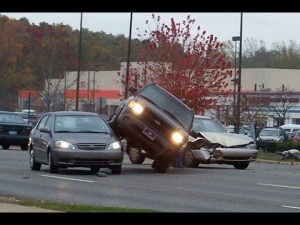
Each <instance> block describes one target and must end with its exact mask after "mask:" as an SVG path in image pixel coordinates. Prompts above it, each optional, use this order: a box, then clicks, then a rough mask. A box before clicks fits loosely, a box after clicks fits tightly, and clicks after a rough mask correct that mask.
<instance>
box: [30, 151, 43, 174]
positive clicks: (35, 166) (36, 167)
mask: <svg viewBox="0 0 300 225" xmlns="http://www.w3.org/2000/svg"><path fill="white" fill-rule="evenodd" d="M29 157H30V168H31V170H35V171H38V170H40V169H41V164H40V163H37V162H36V161H35V156H34V152H33V149H30V153H29Z"/></svg>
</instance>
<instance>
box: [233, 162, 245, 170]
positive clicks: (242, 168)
mask: <svg viewBox="0 0 300 225" xmlns="http://www.w3.org/2000/svg"><path fill="white" fill-rule="evenodd" d="M233 166H234V168H236V169H238V170H244V169H246V168H247V167H248V166H249V162H242V163H235V164H233Z"/></svg>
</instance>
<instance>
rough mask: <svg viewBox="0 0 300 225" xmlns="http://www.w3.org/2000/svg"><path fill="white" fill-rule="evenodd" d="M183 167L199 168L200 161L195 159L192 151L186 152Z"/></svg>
mask: <svg viewBox="0 0 300 225" xmlns="http://www.w3.org/2000/svg"><path fill="white" fill-rule="evenodd" d="M183 165H184V166H185V167H190V168H197V167H198V166H199V161H198V160H197V159H196V158H195V157H194V155H193V152H192V151H191V150H190V149H187V150H185V151H184V154H183Z"/></svg>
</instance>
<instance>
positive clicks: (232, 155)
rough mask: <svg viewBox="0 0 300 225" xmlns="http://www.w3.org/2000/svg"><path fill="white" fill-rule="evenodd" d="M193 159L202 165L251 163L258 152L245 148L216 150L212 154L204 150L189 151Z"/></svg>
mask: <svg viewBox="0 0 300 225" xmlns="http://www.w3.org/2000/svg"><path fill="white" fill-rule="evenodd" d="M191 151H192V153H193V155H194V157H195V159H197V160H200V161H201V162H202V163H205V162H206V163H223V164H232V163H235V162H252V161H255V160H256V159H257V154H258V151H257V150H254V149H245V148H216V150H215V151H214V153H211V152H210V151H209V150H206V149H196V150H191Z"/></svg>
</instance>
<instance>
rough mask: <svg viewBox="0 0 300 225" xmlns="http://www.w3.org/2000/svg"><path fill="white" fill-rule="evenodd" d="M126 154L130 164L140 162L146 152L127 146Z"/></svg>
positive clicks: (142, 160)
mask: <svg viewBox="0 0 300 225" xmlns="http://www.w3.org/2000/svg"><path fill="white" fill-rule="evenodd" d="M127 154H128V156H129V159H130V161H131V163H132V164H142V163H143V162H144V161H145V158H146V154H145V153H143V152H142V150H141V149H140V148H136V147H128V149H127Z"/></svg>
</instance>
